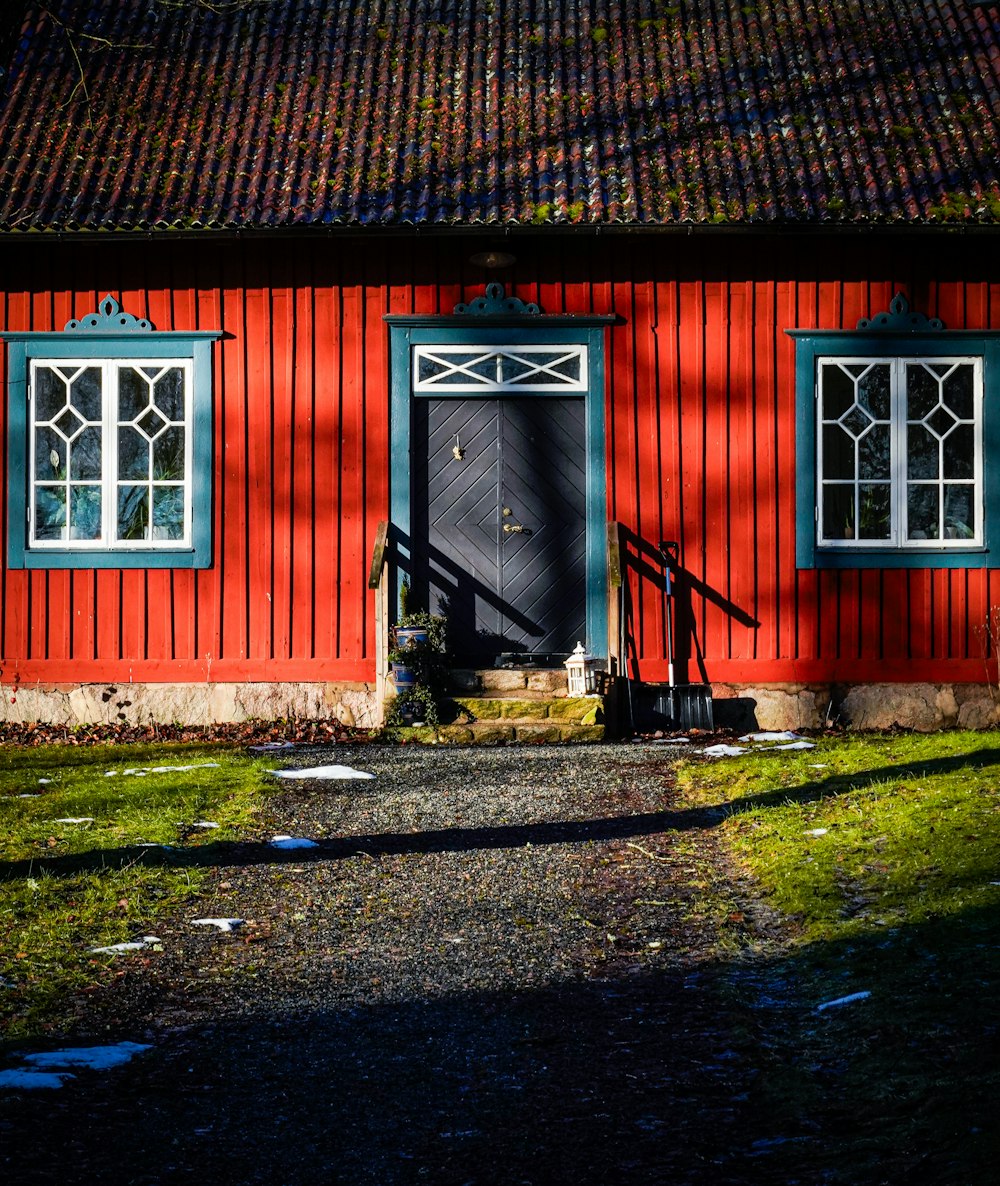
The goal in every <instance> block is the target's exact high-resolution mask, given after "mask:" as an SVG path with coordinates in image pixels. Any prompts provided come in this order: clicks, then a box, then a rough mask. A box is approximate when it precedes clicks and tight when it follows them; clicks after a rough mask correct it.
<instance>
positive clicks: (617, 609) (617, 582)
mask: <svg viewBox="0 0 1000 1186" xmlns="http://www.w3.org/2000/svg"><path fill="white" fill-rule="evenodd" d="M621 638H622V548H621V525H620V524H619V523H616V522H614V521H612V522H610V523H608V675H611V676H617V675H621V674H622V653H621Z"/></svg>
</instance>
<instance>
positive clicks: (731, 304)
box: [0, 232, 1000, 683]
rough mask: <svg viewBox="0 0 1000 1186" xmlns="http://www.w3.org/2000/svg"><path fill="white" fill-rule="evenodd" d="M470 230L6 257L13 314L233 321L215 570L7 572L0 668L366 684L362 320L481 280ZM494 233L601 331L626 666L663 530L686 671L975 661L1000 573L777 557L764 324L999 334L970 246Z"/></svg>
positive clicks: (770, 333)
mask: <svg viewBox="0 0 1000 1186" xmlns="http://www.w3.org/2000/svg"><path fill="white" fill-rule="evenodd" d="M484 245H486V244H485V243H484V241H481V240H479V239H473V238H468V239H465V238H463V239H454V238H452V239H446V238H443V237H441V238H431V237H428V238H411V237H400V238H398V239H377V238H372V239H371V241H370V242H369V241H368V240H365V239H357V240H351V241H345V240H338V239H337V238H334V237H331V239H329V240H316V239H314V240H309V241H301V242H295V241H293V240H291V239H285V240H280V241H276V242H273V243H266V242H264V241H262V240H259V239H258V240H253V241H246V242H232V243H225V242H221V241H208V242H205V243H201V244H196V245H191V244H190V243H185V242H176V243H172V244H165V243H150V242H142V241H140V240H137V241H136V242H135V243H134V244H133V243H129V244H100V245H95V246H82V247H78V246H75V245H71V244H65V243H64V244H60V245H50V244H44V243H40V242H39V243H29V244H25V245H24V246H20V245H18V246H15V247H10V246H8V247H7V248H6V251H5V261H4V269H3V273H2V276H0V283H2V284H4V285H5V293H4V295H3V297H2V306H0V319H2V325H3V328H5V329H11V330H49V329H53V328H55V329H61V328H62V326H63V325H64V323H65V322H66V321H67V320H69V319H70V318H71V317H79V316H81V315H82V314H84V313H86V312H89V311H91V310H92V309H93V308H95V307H96V302H97V301H98V300H99V299H100V298H101V297H102V296H103V295H104V293H105V292H111V293H112V294H113V295H115V296H116V297H118V298H119V299H120V300H121V302H122V305H123V307H124V308H125V309H126V311H128V312H131V313H134V314H137V315H139V316H144V317H148V318H149V319H150V320H152V322H153V323H154V325H155V326H156V327H157V328H158V329H179V330H186V329H220V328H221V329H222V330H224V331H225V338H224V339H223V340H222V341H221V342H220V343H219V344H218V345H217V346H216V353H215V362H214V385H215V391H216V403H215V424H216V441H217V448H216V453H215V476H214V489H215V507H214V517H215V522H214V557H215V562H214V565H213V567H212V568H210V569H208V570H205V571H200V572H188V571H176V572H171V571H162V570H150V571H148V572H146V571H125V572H118V571H102V572H89V571H58V570H53V571H50V572H44V571H37V570H36V571H32V572H23V571H18V572H9V571H6V569H0V580H2V589H0V594H2V596H0V668H2V676H0V678H2V679H3V681H5V682H8V681H10V680H12V679H14V678H15V677H16V678H20V679H22V680H31V681H35V680H40V681H42V682H66V681H71V682H74V683H75V682H78V681H79V682H91V681H101V680H126V679H129V678H131V679H133V680H135V681H182V682H183V681H202V680H206V679H210V680H243V679H254V680H355V679H370V678H372V676H373V671H374V666H373V658H372V648H373V638H374V630H373V619H372V610H373V606H372V600H371V595H370V594H369V592H368V590H367V587H366V575H367V567H368V563H369V559H370V552H371V546H372V542H373V540H374V535H375V530H376V526H377V523H378V521H379V520H380V519H382V518H385V517H386V513H387V505H388V459H387V449H388V444H387V441H388V423H387V421H388V414H387V407H388V370H387V331H386V328H385V325H384V323H383V321H382V315H383V314H384V313H387V312H392V313H410V312H419V313H423V312H450V311H451V310H452V308H453V307H454V305H455V304H456V303H457V302H458V301H461V300H467V299H469V298H470V297H471V296H474V295H475V294H476V293H477V292H478V291H481V289H482V285H483V283H484V282H485V280H486V279H487V277H485V276H483V274H482V273H481V272H479V271H478V270H477V269H475V268H473V267H472V266H471V265H469V264H468V262H467V261H468V258H469V256H471V255H472V254H474V253H475V252H476V251H478V250H481V249H482V248H483V246H484ZM505 247H506V249H509V250H512V251H514V252H515V253H516V254H517V255H518V257H519V258H518V263H517V265H516V266H515V268H514V270H513V272H512V273H511V274H510V275H508V276H502V277H500V278H501V279H503V280H505V282H506V283H507V285H508V289H509V290H513V291H515V292H516V294H517V295H519V296H521V297H522V298H524V299H526V300H535V301H538V302H539V303H540V304H541V306H542V308H543V311H545V312H550V313H557V312H598V313H605V312H614V313H616V314H618V315H619V318H620V320H619V323H618V324H617V326H616V327H615V328H614V329H613V330H611V331H610V334H609V338H608V359H607V362H608V393H609V401H608V408H609V416H608V435H607V450H608V515H609V518H614V519H617V520H619V521H620V522H621V523H622V524H624V526H625V527H626V529H627V532H628V533H629V540H630V543H629V548H628V552H629V556H630V559H631V573H630V602H631V609H632V622H633V627H634V633H635V638H636V646H637V652H638V656H639V670H640V674H642V675H643V676H645V677H646V678H652V679H657V678H660V679H662V678H665V676H666V667H665V663H664V655H665V643H664V628H665V614H664V602H663V596H662V589H661V577H660V570H659V568H658V565H657V563H656V555H655V545H656V543H657V542H658V541H659V540H660V539H663V538H670V539H677V540H678V541H679V542H680V544H681V553H682V560H683V566H684V573H685V577H684V580H683V581H682V582H681V585H680V589H679V594H680V605H679V607H678V608H679V615H680V620H679V623H678V634H679V637H680V641H681V651H682V657H690V662H689V663H688V674H689V675H690V677H691V678H698V677H699V674H701V675H704V676H705V677H707V678H708V679H710V680H713V681H734V682H757V681H760V682H770V681H792V680H809V681H811V680H822V681H825V680H836V681H844V682H854V681H869V680H886V679H897V680H914V679H916V680H923V679H933V680H937V679H942V680H971V681H980V680H982V679H983V678H984V677H985V668H984V664H983V658H982V656H983V646H982V634H981V628H982V626H983V624H984V622H985V620H986V617H987V613H988V610H989V607H990V606H991V605H992V604H993V599H994V598H995V597H996V596H997V594H998V592H1000V585H998V580H997V576H996V574H994V573H991V572H989V571H986V570H975V571H968V572H966V571H948V570H940V571H934V570H911V571H891V572H879V571H821V572H798V571H796V569H795V562H794V555H795V548H794V525H795V519H794V383H793V377H794V375H793V344H792V340H791V339H790V338H789V337H788V336H787V334H785V333H784V330H785V329H787V328H793V327H800V328H805V327H821V328H830V329H833V328H840V327H842V326H848V327H849V326H853V325H854V324H855V322H856V321H857V319H858V318H859V317H862V316H867V315H870V314H872V313H876V312H879V311H881V310H883V309H885V308H887V306H888V303H889V301H890V299H891V298H892V296H893V294H894V292H895V291H896V290H897V289H903V290H904V291H906V293H907V295H908V297H909V299H910V303H911V305H912V306H913V307H914V308H917V309H919V310H921V311H923V312H926V313H928V314H930V315H935V316H939V317H942V318H943V319H944V321H945V324H946V326H947V327H948V328H956V329H958V328H983V327H988V328H1000V283H991V281H990V272H991V271H993V272H995V269H990V267H989V266H988V264H989V255H990V253H989V252H988V251H987V250H984V244H983V242H982V241H979V240H974V239H964V238H962V239H959V238H947V239H943V238H934V237H927V238H923V239H914V238H912V237H906V236H896V237H888V236H877V235H871V236H865V237H862V236H853V235H844V236H841V237H836V238H833V237H831V238H829V239H819V238H816V237H812V236H807V235H802V236H797V237H788V238H777V237H752V236H741V235H736V234H730V233H726V232H720V233H719V234H718V235H716V236H708V235H693V236H664V237H659V238H652V237H650V236H635V237H623V236H610V235H608V236H604V237H602V238H593V237H586V238H583V237H572V238H563V239H558V240H554V239H546V238H543V237H539V238H526V239H523V240H513V241H512V242H511V243H507V244H506V245H505ZM489 278H490V279H492V278H493V277H489ZM5 364H6V360H5ZM998 394H1000V393H998ZM3 414H4V416H5V409H4V413H3ZM3 530H4V538H6V519H4V522H3Z"/></svg>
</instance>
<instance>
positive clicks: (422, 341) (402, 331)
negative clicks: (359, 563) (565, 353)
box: [385, 285, 615, 658]
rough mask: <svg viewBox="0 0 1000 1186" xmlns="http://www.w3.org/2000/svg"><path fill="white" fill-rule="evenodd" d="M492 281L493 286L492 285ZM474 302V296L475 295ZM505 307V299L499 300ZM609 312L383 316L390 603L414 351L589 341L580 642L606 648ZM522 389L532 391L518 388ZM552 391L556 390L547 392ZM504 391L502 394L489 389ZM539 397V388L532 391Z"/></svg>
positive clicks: (395, 592)
mask: <svg viewBox="0 0 1000 1186" xmlns="http://www.w3.org/2000/svg"><path fill="white" fill-rule="evenodd" d="M492 287H493V286H492V285H491V288H492ZM477 304H478V302H477ZM505 304H506V305H507V307H508V308H509V306H510V304H511V302H505ZM614 320H615V318H614V317H613V316H607V317H605V316H597V317H573V316H543V315H541V314H538V313H532V312H527V313H524V314H515V315H511V314H510V313H509V312H508V313H504V314H501V315H497V314H492V315H490V314H487V315H482V314H479V315H477V314H476V310H475V307H474V306H472V307H470V309H469V312H467V313H466V312H462V313H458V314H455V315H453V316H439V317H433V316H426V317H424V316H393V315H389V316H387V317H386V318H385V321H386V322H387V323H388V325H389V332H390V371H391V395H390V458H389V508H390V520H391V531H392V536H393V549H392V554H393V557H394V563H393V564H392V570H391V574H390V581H391V585H390V594H389V595H390V599H391V604H393V605H398V597H399V584H400V574H401V573H403V574H405V573H406V572H408V571H409V568H410V563H409V562H410V555H411V540H412V536H411V531H412V514H411V497H412V494H411V483H412V476H411V447H412V443H413V442H412V435H413V434H412V424H413V402H414V400H416V399H421V398H424V397H423V396H422V395H419V394H415V393H414V392H413V378H412V365H411V360H412V354H413V349H412V348H413V347H414V346H421V345H434V346H441V345H463V344H469V345H481V346H499V345H521V346H527V345H543V346H544V345H552V346H557V345H579V344H583V345H586V346H587V348H588V349H587V390H586V392H583V393H581V394H582V398H583V400H584V404H585V409H586V412H585V424H586V428H585V432H586V438H587V439H586V456H587V468H586V494H585V505H586V514H585V517H586V534H587V561H586V564H587V580H586V621H587V637H586V639H584V640H582V641H584V643H585V645H586V647H587V649H588V650H589V651H590V653H591V654H592V655H594V656H596V657H598V658H607V654H608V566H607V556H606V554H605V550H606V541H607V470H606V459H605V428H604V403H605V391H604V337H605V329H606V327H607V326H608V325H609V324H612V323H613V322H614ZM523 394H530V392H527V391H526V392H524V393H523ZM553 394H555V393H553ZM494 398H503V395H502V394H501V395H499V396H494ZM538 398H539V399H544V398H545V395H544V394H542V393H539V394H538Z"/></svg>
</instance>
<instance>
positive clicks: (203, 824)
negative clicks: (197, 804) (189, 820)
mask: <svg viewBox="0 0 1000 1186" xmlns="http://www.w3.org/2000/svg"><path fill="white" fill-rule="evenodd" d="M220 826H221V825H219V824H213V823H212V821H211V820H208V819H200V820H196V821H195V822H194V823H193V824H192V825H191V827H192V828H218V827H220Z"/></svg>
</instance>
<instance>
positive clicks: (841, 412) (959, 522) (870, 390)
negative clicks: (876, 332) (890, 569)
mask: <svg viewBox="0 0 1000 1186" xmlns="http://www.w3.org/2000/svg"><path fill="white" fill-rule="evenodd" d="M817 369H818V379H817V398H816V410H817V437H818V439H819V442H820V448H819V449H818V450H817V488H818V494H819V499H818V514H817V516H816V518H817V535H818V543H819V545H820V546H821V547H829V548H844V547H849V548H855V547H867V548H870V547H885V546H886V545H889V546H891V547H913V548H927V547H932V546H942V547H955V546H957V547H967V546H968V545H969V543H970V542H971V543H975V544H981V543H982V499H981V493H982V478H981V471H982V464H981V463H982V430H981V429H982V390H983V384H982V359H978V358H944V357H940V356H938V357H934V358H923V359H920V358H820V359H819V360H818V368H817Z"/></svg>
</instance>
